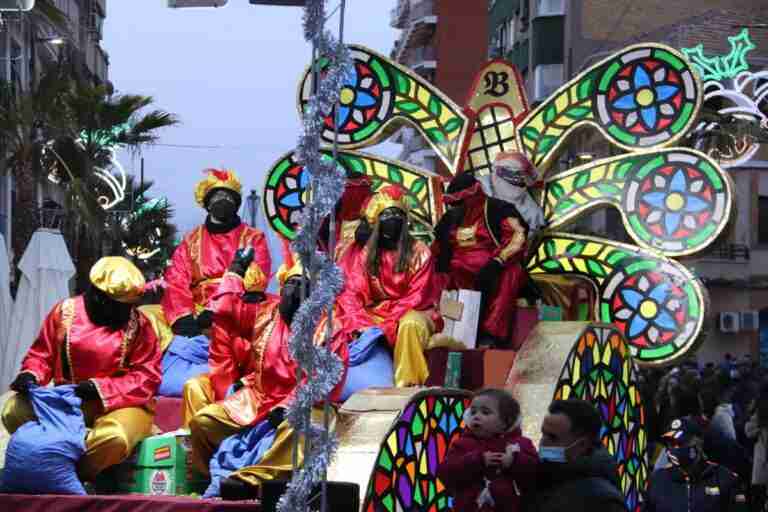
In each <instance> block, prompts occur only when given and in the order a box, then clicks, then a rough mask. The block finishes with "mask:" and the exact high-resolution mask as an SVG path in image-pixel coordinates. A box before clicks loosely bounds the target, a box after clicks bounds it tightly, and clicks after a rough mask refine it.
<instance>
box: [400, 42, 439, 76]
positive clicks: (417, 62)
mask: <svg viewBox="0 0 768 512" xmlns="http://www.w3.org/2000/svg"><path fill="white" fill-rule="evenodd" d="M403 64H405V65H406V66H408V67H409V68H411V69H413V70H414V71H417V72H418V71H420V70H425V69H435V68H436V67H437V49H436V48H435V47H434V46H419V47H418V48H410V49H408V52H407V53H406V55H405V57H404V58H403Z"/></svg>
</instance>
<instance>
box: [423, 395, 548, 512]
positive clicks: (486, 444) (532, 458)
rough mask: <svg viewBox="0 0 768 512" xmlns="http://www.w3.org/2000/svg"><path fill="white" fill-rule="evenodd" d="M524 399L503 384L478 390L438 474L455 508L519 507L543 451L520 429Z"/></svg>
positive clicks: (468, 511) (511, 511) (487, 511)
mask: <svg viewBox="0 0 768 512" xmlns="http://www.w3.org/2000/svg"><path fill="white" fill-rule="evenodd" d="M520 419H521V415H520V404H518V403H517V400H515V399H514V398H512V396H511V395H510V394H509V393H507V392H506V391H503V390H501V389H484V390H482V391H480V392H478V393H477V394H475V396H474V398H473V399H472V403H471V404H470V406H469V409H467V411H466V412H465V413H464V423H465V425H466V430H464V432H463V433H462V435H461V437H459V439H457V440H456V441H455V442H454V443H452V444H451V446H450V448H449V449H448V453H447V454H446V456H445V460H443V463H442V464H441V465H440V467H439V468H438V471H437V475H438V477H439V478H440V479H441V480H442V482H443V484H445V486H446V488H447V489H448V490H449V491H450V493H451V494H452V495H453V497H454V503H453V509H454V510H456V511H457V512H491V511H494V512H496V511H498V512H501V511H504V512H516V511H518V510H520V508H521V500H522V494H523V493H524V492H526V491H528V490H529V489H530V488H531V487H532V484H533V482H534V480H535V478H536V469H537V465H538V463H539V457H538V454H537V452H536V448H534V446H533V443H532V442H531V440H530V439H528V438H527V437H523V434H522V432H521V430H520Z"/></svg>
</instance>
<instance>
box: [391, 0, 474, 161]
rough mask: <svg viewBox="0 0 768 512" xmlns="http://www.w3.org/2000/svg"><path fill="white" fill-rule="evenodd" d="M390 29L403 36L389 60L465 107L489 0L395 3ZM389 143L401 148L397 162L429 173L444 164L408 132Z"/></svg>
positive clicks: (398, 40)
mask: <svg viewBox="0 0 768 512" xmlns="http://www.w3.org/2000/svg"><path fill="white" fill-rule="evenodd" d="M390 24H391V25H392V27H394V28H397V29H400V31H401V32H400V36H399V37H398V39H397V41H395V44H394V47H393V48H392V51H391V54H390V56H391V57H392V58H393V59H394V60H396V61H397V62H399V63H400V64H402V65H404V66H406V67H408V68H411V69H412V70H413V71H415V72H416V73H418V74H419V75H421V76H423V77H424V78H426V79H427V80H429V81H430V82H432V83H434V84H435V85H436V86H437V87H438V88H439V89H440V90H441V91H443V92H444V93H446V94H447V95H448V96H449V97H450V98H451V99H452V100H453V101H455V102H456V103H458V104H459V105H463V104H464V103H465V101H466V96H467V94H468V92H469V89H470V87H471V86H472V80H473V79H474V77H475V74H476V73H477V71H479V70H480V68H482V66H483V65H484V64H485V61H486V57H487V47H488V35H487V34H488V4H487V0H472V1H471V2H469V1H466V0H397V1H396V3H395V6H394V8H393V9H392V11H391V19H390ZM391 140H392V141H393V142H396V143H399V144H401V145H402V147H403V150H402V152H401V154H400V159H401V160H404V161H408V162H411V163H413V164H415V165H418V166H420V167H422V168H425V169H429V170H436V167H437V166H438V165H442V164H441V163H440V162H439V161H438V159H437V157H436V155H435V154H434V153H433V152H432V151H431V150H430V149H429V148H428V146H427V144H426V143H425V142H424V141H423V139H422V138H421V137H420V136H419V135H418V134H417V133H416V132H415V130H414V129H412V128H408V127H405V128H401V129H400V130H399V131H398V133H397V134H396V135H395V136H394V137H393V138H392V139H391Z"/></svg>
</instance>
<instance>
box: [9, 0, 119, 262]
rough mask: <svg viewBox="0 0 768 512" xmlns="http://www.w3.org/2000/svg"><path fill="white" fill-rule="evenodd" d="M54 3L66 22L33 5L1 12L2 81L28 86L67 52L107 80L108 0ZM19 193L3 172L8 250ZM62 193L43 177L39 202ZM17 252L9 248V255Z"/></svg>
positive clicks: (97, 78) (82, 68)
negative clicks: (58, 23) (48, 16)
mask: <svg viewBox="0 0 768 512" xmlns="http://www.w3.org/2000/svg"><path fill="white" fill-rule="evenodd" d="M49 3H51V4H53V5H54V6H55V7H56V8H57V9H58V10H59V11H60V12H61V14H63V16H64V18H65V20H66V23H65V25H64V26H63V27H54V26H53V25H52V24H50V23H46V22H45V20H44V19H41V14H40V13H39V12H38V11H36V10H34V9H33V11H30V12H6V13H2V21H1V22H0V81H3V82H8V83H11V84H13V86H14V87H15V88H16V89H17V90H21V91H24V90H28V89H29V88H30V86H31V84H32V83H33V82H34V80H36V79H37V78H39V76H40V74H41V72H42V70H43V69H44V67H45V66H46V65H47V64H50V63H52V62H56V61H57V60H58V59H59V58H60V57H61V56H62V53H63V52H66V53H67V55H68V57H69V59H70V61H71V62H72V63H73V64H74V67H75V71H76V72H78V73H79V74H80V75H81V76H82V77H83V78H85V79H87V80H90V81H92V82H93V83H95V84H107V83H108V78H109V55H108V54H107V52H106V51H105V50H104V49H103V48H102V47H101V40H102V37H103V26H104V19H105V18H106V15H107V1H106V0H50V2H49ZM14 194H15V187H14V180H13V177H12V176H10V175H9V174H7V173H4V174H3V175H1V176H0V233H2V235H3V237H4V238H5V240H6V245H7V246H8V250H9V253H10V252H12V248H11V244H10V240H11V236H12V230H13V216H14V212H13V211H12V205H13V203H14ZM61 195H62V194H61V190H60V189H59V188H58V187H57V186H56V185H54V184H51V183H48V182H45V181H43V182H42V183H41V185H40V188H39V191H38V199H39V203H40V205H42V204H43V201H44V200H45V199H52V200H54V201H56V202H58V203H59V204H61V203H62V200H61ZM13 256H14V255H13V254H9V257H10V261H13Z"/></svg>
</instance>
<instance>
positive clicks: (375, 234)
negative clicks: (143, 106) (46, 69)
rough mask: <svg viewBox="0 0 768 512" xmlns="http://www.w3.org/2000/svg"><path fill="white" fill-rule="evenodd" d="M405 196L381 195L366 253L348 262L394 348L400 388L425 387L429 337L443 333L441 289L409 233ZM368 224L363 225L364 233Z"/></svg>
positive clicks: (396, 192) (428, 257)
mask: <svg viewBox="0 0 768 512" xmlns="http://www.w3.org/2000/svg"><path fill="white" fill-rule="evenodd" d="M407 212H408V208H407V205H406V198H405V193H404V191H403V190H402V189H401V188H400V187H397V186H394V185H390V186H387V187H384V188H382V189H381V190H379V191H378V192H377V193H376V194H375V195H374V196H373V197H372V198H371V199H370V201H369V202H368V205H367V207H366V209H365V226H369V227H370V236H366V237H362V238H361V237H360V236H357V238H358V240H360V241H363V240H365V238H367V240H365V248H364V250H362V251H358V252H357V253H356V255H355V257H354V258H353V259H352V260H351V261H346V262H344V265H345V266H344V268H345V271H346V273H347V275H348V276H349V275H350V274H351V273H352V274H362V275H363V277H364V280H362V281H361V283H362V290H360V294H361V295H362V296H363V300H364V301H365V304H366V306H365V310H366V312H367V313H368V314H369V315H370V317H371V318H372V319H373V320H374V321H375V322H377V323H378V324H379V326H380V327H381V329H382V330H383V331H384V335H385V336H386V338H387V340H388V341H389V344H390V346H392V347H393V349H394V367H395V385H396V386H398V387H404V386H414V385H422V384H424V382H426V380H427V377H428V376H429V370H428V369H427V362H426V359H425V357H424V350H426V349H427V348H428V347H427V344H428V342H429V339H430V336H431V335H432V334H433V333H434V332H436V331H439V330H441V329H442V325H441V323H442V318H441V317H440V314H439V313H438V312H437V307H436V306H437V303H438V300H439V298H440V293H441V288H440V287H439V285H438V283H437V282H436V279H435V268H434V260H433V258H432V254H431V252H430V250H429V247H427V245H426V244H424V243H423V242H421V241H419V240H416V239H414V238H413V237H412V236H411V234H410V233H409V232H408V229H409V223H408V213H407ZM363 226H364V224H362V223H361V228H362V227H363Z"/></svg>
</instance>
